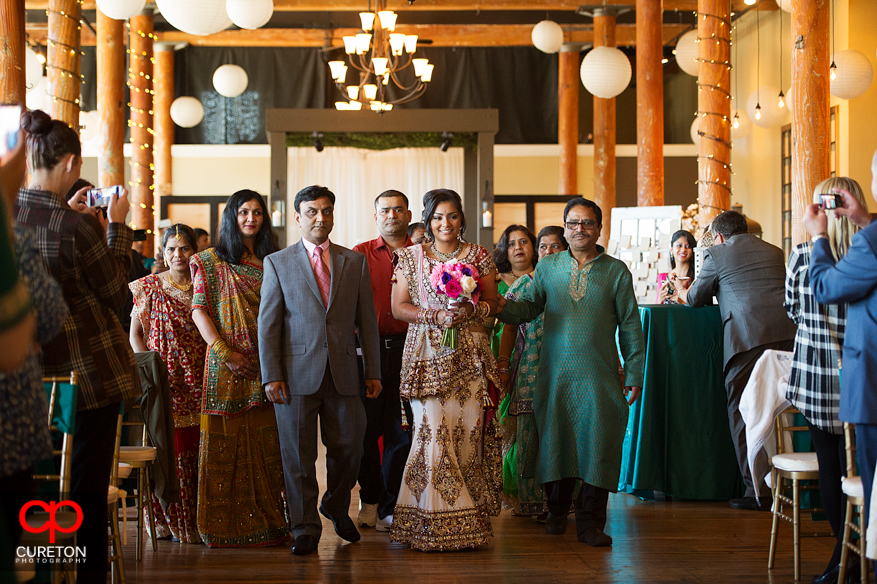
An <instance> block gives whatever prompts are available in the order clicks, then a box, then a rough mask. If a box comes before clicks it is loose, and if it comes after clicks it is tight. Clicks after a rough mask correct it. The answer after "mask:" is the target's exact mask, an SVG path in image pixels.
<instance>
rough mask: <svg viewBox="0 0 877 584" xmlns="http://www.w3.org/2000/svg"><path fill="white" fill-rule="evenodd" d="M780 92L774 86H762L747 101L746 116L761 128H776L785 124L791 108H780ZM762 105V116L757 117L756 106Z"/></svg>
mask: <svg viewBox="0 0 877 584" xmlns="http://www.w3.org/2000/svg"><path fill="white" fill-rule="evenodd" d="M779 94H780V90H779V89H777V88H776V87H774V86H772V85H762V86H761V88H760V89H756V90H755V91H753V92H752V94H751V95H750V96H749V99H747V100H746V115H747V116H749V119H750V120H752V123H753V124H755V125H756V126H758V127H760V128H775V127H777V126H779V125H780V124H782V123H783V121H785V119H786V114H788V110H789V108H785V107H784V108H780V107H779V99H778V96H779ZM756 105H761V116H760V118H759V117H758V116H756V115H755V114H756V111H755V106H756Z"/></svg>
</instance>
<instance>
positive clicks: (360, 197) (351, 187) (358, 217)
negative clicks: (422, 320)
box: [286, 148, 474, 247]
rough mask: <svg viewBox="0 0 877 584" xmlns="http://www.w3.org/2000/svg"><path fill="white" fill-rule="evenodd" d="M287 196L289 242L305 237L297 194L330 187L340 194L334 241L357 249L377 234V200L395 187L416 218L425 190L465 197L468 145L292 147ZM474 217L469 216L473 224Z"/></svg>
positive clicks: (419, 212) (336, 204) (415, 218)
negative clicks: (299, 220)
mask: <svg viewBox="0 0 877 584" xmlns="http://www.w3.org/2000/svg"><path fill="white" fill-rule="evenodd" d="M288 150H289V176H288V182H287V184H288V185H289V193H288V194H287V197H288V198H287V201H288V202H287V210H288V217H287V223H286V224H287V233H288V234H289V235H288V243H290V244H291V243H293V242H296V241H298V240H299V239H300V238H301V231H300V230H299V228H298V224H297V223H296V222H295V216H294V215H293V212H294V210H295V208H294V207H293V201H294V199H295V194H296V193H297V192H298V191H299V190H301V189H302V188H304V187H306V186H308V185H321V186H325V187H328V188H329V190H330V191H332V192H333V193H335V197H336V201H335V228H334V229H333V230H332V234H331V235H330V236H329V239H331V240H332V241H333V242H334V243H337V244H339V245H343V246H345V247H353V246H354V245H356V244H357V243H361V242H363V241H368V240H369V239H374V238H375V237H377V236H378V232H377V227H376V226H375V220H374V212H375V208H374V200H375V197H377V196H378V195H379V194H381V193H382V192H384V191H386V190H388V189H395V190H397V191H401V192H403V193H405V195H406V196H407V197H408V200H409V201H410V208H411V212H412V214H413V218H412V222H414V221H420V215H421V213H422V211H423V204H422V199H423V194H424V193H426V192H427V191H429V190H432V189H440V188H441V189H451V190H454V191H456V192H458V193H460V196H461V197H462V196H463V149H462V148H449V149H448V151H447V152H442V151H441V150H439V149H438V148H396V149H393V150H384V151H374V150H365V149H362V148H326V149H325V150H323V151H322V152H317V151H316V149H314V148H289V149H288ZM472 221H474V219H470V222H472Z"/></svg>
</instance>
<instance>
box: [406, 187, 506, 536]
mask: <svg viewBox="0 0 877 584" xmlns="http://www.w3.org/2000/svg"><path fill="white" fill-rule="evenodd" d="M423 207H424V212H423V220H424V223H425V224H426V226H427V235H428V237H429V240H427V241H426V242H425V243H423V244H422V245H415V246H412V247H409V248H406V249H403V250H400V251H397V252H396V254H397V266H396V271H395V274H394V282H395V285H394V286H393V316H394V317H395V318H397V319H400V320H404V321H406V322H409V323H411V325H410V326H409V328H408V338H407V340H406V342H405V353H404V356H403V361H402V383H401V388H400V393H401V395H402V398H403V399H407V400H409V401H410V402H411V409H412V411H413V420H412V421H413V423H414V441H413V444H412V446H411V453H410V454H409V456H408V462H407V463H406V465H405V474H404V478H403V480H402V487H401V489H400V491H399V497H398V499H397V503H396V509H395V511H394V514H393V524H392V528H391V530H390V539H391V540H392V541H396V542H400V543H407V544H409V545H410V546H411V547H412V548H414V549H419V550H424V551H433V550H435V551H440V550H456V549H461V548H465V547H475V546H477V545H480V544H483V543H487V537H488V536H489V535H491V534H492V531H491V527H490V517H489V516H490V515H498V514H499V511H500V498H499V494H500V490H501V489H502V452H501V450H502V436H501V432H500V430H499V429H498V421H497V420H496V419H495V416H494V413H495V404H498V403H499V401H500V398H501V396H499V395H496V391H495V389H494V388H498V387H500V383H499V376H498V374H497V370H496V363H495V361H494V358H493V354H492V353H491V352H490V339H489V337H488V331H487V330H486V329H485V328H484V321H485V319H486V318H489V317H490V316H491V315H492V314H493V313H494V312H495V310H496V267H495V266H494V264H493V260H492V259H491V258H490V254H489V253H488V252H487V251H486V250H485V249H484V248H483V247H481V246H479V245H475V244H471V243H466V242H464V241H463V240H462V233H463V231H464V230H465V227H466V220H465V218H464V216H463V209H462V203H461V201H460V196H459V195H458V194H457V193H455V192H454V191H451V190H447V189H437V190H433V191H429V192H428V193H426V195H424V197H423ZM452 260H456V261H458V262H463V263H466V264H470V265H472V266H474V267H475V268H477V269H478V272H479V276H480V278H481V282H482V287H483V289H482V291H481V295H480V301H479V303H478V305H477V306H474V307H473V305H472V304H471V303H465V304H462V305H459V307H456V308H451V309H449V308H448V307H447V305H446V302H447V298H446V297H444V296H440V295H439V294H437V293H436V290H435V288H434V287H433V286H432V284H431V283H430V273H431V272H432V270H433V269H434V268H435V267H436V266H437V265H440V264H441V263H444V262H449V261H452ZM451 326H455V327H456V328H457V331H458V333H459V334H458V344H457V348H456V349H451V348H449V347H445V346H443V345H442V344H441V339H442V333H443V332H444V330H445V328H448V327H451Z"/></svg>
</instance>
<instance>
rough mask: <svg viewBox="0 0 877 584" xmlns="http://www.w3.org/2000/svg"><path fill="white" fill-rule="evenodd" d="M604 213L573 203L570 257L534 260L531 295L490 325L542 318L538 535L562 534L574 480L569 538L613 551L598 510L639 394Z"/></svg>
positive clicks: (638, 356) (625, 292) (639, 373)
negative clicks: (605, 239) (543, 502)
mask: <svg viewBox="0 0 877 584" xmlns="http://www.w3.org/2000/svg"><path fill="white" fill-rule="evenodd" d="M602 215H603V214H602V212H601V210H600V207H598V206H597V205H596V204H595V203H594V202H593V201H589V200H587V199H584V198H581V197H579V198H576V199H573V200H571V201H570V202H569V203H568V204H567V206H566V209H564V213H563V220H564V227H565V232H564V235H565V237H566V239H567V241H568V242H569V250H568V251H567V252H561V253H556V254H553V255H551V256H548V257H545V258H543V259H542V260H540V261H539V264H538V265H537V266H536V273H535V276H534V282H533V286H532V297H531V298H526V297H525V298H524V299H523V300H522V301H519V302H512V301H507V302H506V303H505V308H504V309H502V312H501V313H500V314H499V315H498V317H497V318H499V320H501V321H503V322H505V323H507V324H511V325H515V326H517V325H518V324H520V323H521V322H527V321H531V320H533V319H534V318H536V317H537V316H538V315H539V314H540V313H542V312H544V313H545V321H544V327H543V330H544V335H543V339H542V349H541V355H540V361H539V373H538V376H537V378H536V388H535V391H534V395H533V415H534V419H535V421H536V428H537V434H538V441H539V446H538V454H537V457H536V464H535V479H536V481H537V482H539V483H544V485H545V493H546V497H547V499H548V511H549V513H548V519H547V521H546V524H545V529H546V531H547V532H548V533H549V534H561V533H564V532H565V531H566V524H567V514H568V512H569V508H570V504H571V502H572V494H573V492H574V490H575V486H576V482H577V481H578V480H579V479H580V480H582V481H584V483H585V484H584V485H582V488H581V489H580V491H579V495H578V497H577V498H576V501H575V507H576V530H577V532H578V538H579V541H582V542H585V543H587V544H589V545H594V546H606V545H611V543H612V538H611V537H609V536H608V535H606V534H605V533H603V529H604V528H605V525H606V505H607V503H608V500H609V491H615V490H617V488H618V474H619V471H620V469H621V446H622V443H623V441H624V432H625V429H626V427H627V414H628V411H627V410H628V406H629V404H632V403H633V402H634V401H635V400H636V399H637V397H638V396H639V393H640V390H641V388H642V383H643V367H644V365H645V343H644V341H643V332H642V326H641V325H640V318H639V310H638V307H637V304H636V299H635V298H634V293H633V281H632V278H631V275H630V271H629V270H628V269H627V266H625V265H624V263H622V262H621V261H619V260H617V259H615V258H612V257H610V256H608V255H606V253H605V250H604V249H603V248H602V247H600V246H599V245H597V239H598V238H599V237H600V231H601V229H602V227H603V226H602V219H603V217H602ZM500 304H502V301H500ZM616 331H617V332H618V346H619V347H620V348H621V354H622V357H623V359H624V374H625V375H624V388H622V385H621V382H620V380H619V378H618V353H617V349H616V344H615V343H616ZM625 398H627V399H625Z"/></svg>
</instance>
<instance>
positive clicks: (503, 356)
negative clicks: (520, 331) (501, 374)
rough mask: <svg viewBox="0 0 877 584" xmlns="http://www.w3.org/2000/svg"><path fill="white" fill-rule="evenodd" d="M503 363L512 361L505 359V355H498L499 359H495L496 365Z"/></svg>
mask: <svg viewBox="0 0 877 584" xmlns="http://www.w3.org/2000/svg"><path fill="white" fill-rule="evenodd" d="M503 361H505V362H506V363H511V362H512V360H511V359H510V358H508V357H506V356H505V355H500V356H499V357H497V358H496V362H497V363H502V362H503Z"/></svg>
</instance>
